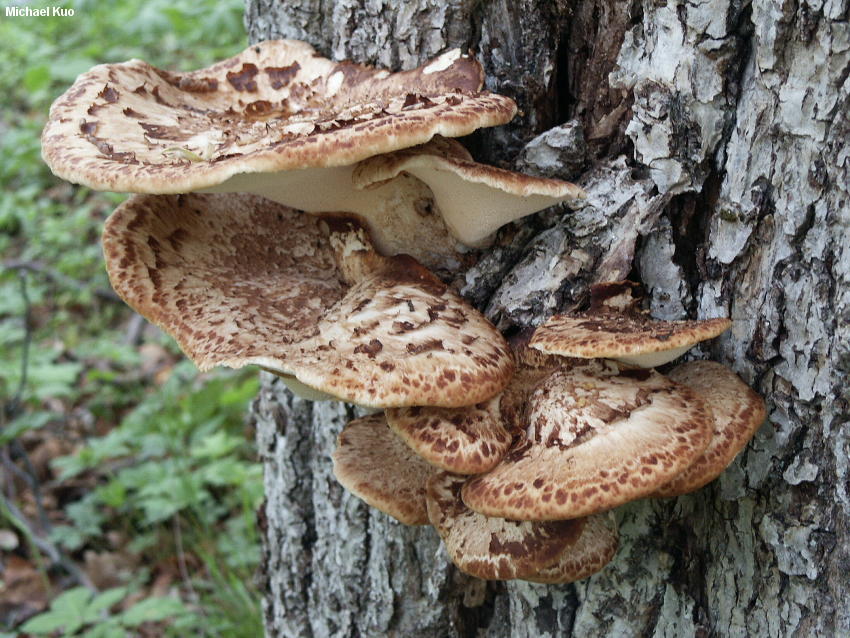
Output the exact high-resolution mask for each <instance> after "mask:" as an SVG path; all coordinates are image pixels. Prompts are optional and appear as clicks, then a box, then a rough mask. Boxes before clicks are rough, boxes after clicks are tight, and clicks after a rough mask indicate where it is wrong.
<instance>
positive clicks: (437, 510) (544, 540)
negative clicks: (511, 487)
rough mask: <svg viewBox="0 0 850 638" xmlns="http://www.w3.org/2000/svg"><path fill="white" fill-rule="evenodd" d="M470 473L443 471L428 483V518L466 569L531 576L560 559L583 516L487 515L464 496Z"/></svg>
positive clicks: (496, 576) (492, 575)
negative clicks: (521, 517) (542, 518)
mask: <svg viewBox="0 0 850 638" xmlns="http://www.w3.org/2000/svg"><path fill="white" fill-rule="evenodd" d="M464 481H466V477H463V476H455V475H453V474H449V473H448V472H440V473H437V474H435V475H434V476H432V477H431V478H430V479H429V480H428V483H427V491H426V503H427V507H428V518H429V520H430V521H431V524H432V525H433V526H434V527H435V528H436V529H437V533H438V534H439V535H440V538H442V539H443V542H444V543H445V544H446V549H447V550H448V553H449V556H450V557H451V559H452V562H453V563H454V564H455V565H457V566H458V568H460V569H461V570H462V571H464V572H466V573H468V574H471V575H472V576H476V577H477V578H485V579H487V580H509V579H513V578H526V577H528V576H531V575H535V574H537V573H538V572H539V571H540V570H541V569H544V568H546V567H548V566H549V565H552V564H553V563H555V562H556V561H558V560H559V559H560V557H561V555H562V553H563V552H564V551H565V550H567V549H568V548H569V547H571V546H572V545H574V544H575V542H576V541H577V540H578V539H579V537H580V536H581V532H582V528H583V527H584V523H583V521H550V522H543V523H533V522H528V521H508V520H505V519H502V518H488V517H486V516H483V515H481V514H479V513H477V512H473V511H472V510H470V509H469V508H468V507H467V506H466V505H464V504H463V501H462V500H461V498H460V492H461V487H462V486H463V483H464Z"/></svg>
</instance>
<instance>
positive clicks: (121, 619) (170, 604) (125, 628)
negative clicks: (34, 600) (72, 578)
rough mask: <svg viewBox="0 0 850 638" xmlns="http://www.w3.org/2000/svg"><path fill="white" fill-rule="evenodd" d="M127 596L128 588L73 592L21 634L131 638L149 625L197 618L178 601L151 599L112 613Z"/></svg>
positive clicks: (32, 620)
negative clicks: (129, 637) (138, 628)
mask: <svg viewBox="0 0 850 638" xmlns="http://www.w3.org/2000/svg"><path fill="white" fill-rule="evenodd" d="M127 594H128V589H127V588H126V587H115V588H113V589H107V590H106V591H104V592H100V593H95V592H92V591H90V590H88V589H86V588H85V587H75V588H74V589H69V590H68V591H66V592H64V593H62V594H61V595H59V596H58V597H56V598H55V599H54V600H53V603H52V604H51V605H50V609H49V610H47V611H46V612H44V613H42V614H39V615H38V616H35V617H33V618H31V619H30V620H28V621H27V622H25V623H24V624H23V626H22V627H21V631H24V632H27V633H30V634H33V635H35V636H52V635H55V634H56V632H59V631H61V632H62V636H81V637H84V638H126V637H127V636H129V635H130V634H131V632H130V631H129V630H132V629H135V628H137V627H139V626H141V625H143V624H144V623H147V622H160V621H163V620H166V619H172V620H182V621H183V622H184V623H185V620H186V617H192V616H194V614H192V613H191V612H190V611H189V610H188V609H187V608H186V606H185V605H184V604H183V603H182V602H181V601H179V600H177V599H175V598H147V599H145V600H142V601H140V602H138V603H136V604H135V605H133V606H132V607H130V608H129V609H127V610H126V611H122V612H118V613H114V614H113V613H110V609H111V608H112V607H114V606H115V605H117V604H118V603H120V602H121V601H122V600H124V598H125V597H126V596H127ZM169 635H179V634H174V633H171V632H169Z"/></svg>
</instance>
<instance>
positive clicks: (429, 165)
mask: <svg viewBox="0 0 850 638" xmlns="http://www.w3.org/2000/svg"><path fill="white" fill-rule="evenodd" d="M404 173H407V174H410V175H413V176H414V177H416V178H418V179H420V180H421V181H423V182H425V183H426V184H428V186H429V188H430V189H431V191H432V192H433V193H434V198H435V200H436V201H437V203H438V205H439V208H440V212H441V213H442V216H443V220H444V221H445V223H446V226H447V227H448V230H449V232H450V233H451V234H452V235H453V236H454V237H456V238H457V239H459V240H460V241H461V242H462V243H463V244H465V245H467V246H483V245H485V244H486V243H487V240H488V238H489V237H490V236H491V235H492V234H493V233H495V232H496V231H497V230H498V229H499V228H501V227H502V226H504V225H505V224H507V223H509V222H512V221H514V220H516V219H520V218H521V217H525V216H526V215H530V214H531V213H535V212H537V211H539V210H543V209H544V208H548V207H549V206H554V205H555V204H559V203H562V202H568V203H570V204H573V205H575V204H576V203H578V202H580V201H581V200H582V199H584V191H583V190H582V189H581V188H580V187H578V186H576V185H575V184H571V183H569V182H564V181H561V180H557V179H547V178H543V177H532V176H530V175H524V174H522V173H515V172H513V171H507V170H504V169H501V168H496V167H495V166H487V165H485V164H478V163H477V162H473V161H472V158H471V157H469V158H464V157H462V156H458V154H451V155H450V154H442V153H436V152H428V151H427V149H424V150H422V149H417V148H412V149H404V150H401V151H395V152H393V153H385V154H383V155H377V156H375V157H371V158H369V159H366V160H363V161H362V162H360V163H359V164H358V165H357V166H356V167H355V169H354V173H353V176H352V177H353V180H354V185H355V187H356V188H361V189H368V188H370V187H371V188H374V187H376V186H379V185H381V184H385V183H391V182H392V180H394V179H396V178H398V177H399V176H400V175H403V174H404Z"/></svg>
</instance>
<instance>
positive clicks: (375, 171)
mask: <svg viewBox="0 0 850 638" xmlns="http://www.w3.org/2000/svg"><path fill="white" fill-rule="evenodd" d="M483 79H484V76H483V71H482V68H481V65H480V64H478V62H477V61H476V60H474V59H473V58H471V57H469V56H468V55H464V54H461V52H460V51H459V50H453V51H449V52H447V53H444V54H443V55H441V56H440V57H438V58H436V59H434V60H432V61H431V62H429V63H427V64H425V65H423V66H421V67H419V68H417V69H413V70H410V71H404V72H400V73H390V72H388V71H385V70H379V69H374V68H372V67H367V66H363V65H359V64H354V63H352V62H347V61H346V62H332V61H330V60H327V59H324V58H322V57H320V56H319V55H318V54H317V53H316V51H315V50H314V49H313V48H312V47H310V46H309V45H307V44H305V43H303V42H297V41H293V40H275V41H268V42H262V43H259V44H257V45H255V46H252V47H250V48H248V49H246V50H245V51H243V52H242V53H240V54H239V55H237V56H235V57H233V58H230V59H228V60H224V61H222V62H219V63H217V64H215V65H213V66H211V67H208V68H205V69H200V70H197V71H192V72H187V73H173V72H169V71H165V70H162V69H158V68H156V67H153V66H151V65H149V64H147V63H145V62H143V61H141V60H130V61H129V62H124V63H120V64H104V65H100V66H96V67H94V68H93V69H91V70H90V71H88V72H86V73H83V74H82V75H81V76H80V77H79V78H78V79H77V80H76V82H75V83H74V84H73V86H72V87H71V88H70V89H69V90H68V91H66V92H65V93H64V94H63V95H62V96H60V97H59V98H58V99H57V100H56V101H55V102H54V104H53V106H52V107H51V109H50V118H49V121H48V123H47V126H46V127H45V129H44V132H43V134H42V154H43V156H44V159H45V161H46V162H47V163H48V165H49V166H50V167H51V169H52V170H53V172H54V173H55V174H56V175H58V176H60V177H63V178H65V179H67V180H69V181H72V182H76V183H79V184H84V185H86V186H89V187H91V188H95V189H100V190H114V191H123V192H132V193H147V194H180V193H189V192H196V191H205V192H216V193H248V194H254V195H260V196H263V197H266V198H268V199H271V200H273V201H276V202H278V203H280V204H283V205H285V206H289V207H292V208H296V209H299V210H303V211H307V212H311V213H326V212H336V211H345V212H347V213H350V214H355V215H357V216H359V217H361V218H362V220H363V222H364V224H365V225H366V226H367V227H368V229H369V231H370V232H371V234H372V239H373V241H374V243H375V246H376V248H377V249H378V251H380V252H381V253H383V254H388V255H389V254H398V253H407V254H411V255H412V256H413V257H415V258H416V259H418V260H419V261H421V262H422V263H423V264H424V265H425V266H427V267H429V268H446V269H451V268H455V267H457V266H458V265H459V264H460V263H461V261H462V259H463V253H464V251H465V250H467V249H466V248H464V246H467V247H469V246H475V247H480V246H483V245H486V244H487V242H488V240H489V238H490V236H491V235H492V233H493V232H494V231H495V230H497V229H498V228H499V227H500V226H502V225H504V224H505V223H507V222H509V221H512V220H513V219H517V218H519V217H522V216H524V215H528V214H530V213H532V212H535V211H537V210H541V209H543V208H546V207H548V206H552V205H553V204H556V203H560V202H567V203H570V204H575V203H577V202H579V201H580V200H581V199H582V198H583V196H584V194H583V192H582V190H581V189H580V188H578V187H577V186H575V185H574V184H570V183H568V182H563V181H560V180H554V179H544V178H537V177H531V176H528V175H522V174H519V173H513V172H511V171H505V170H502V169H499V168H495V167H492V166H486V165H483V164H478V163H476V162H474V161H472V158H471V156H470V155H469V153H468V152H467V151H466V150H465V149H464V148H463V146H461V145H460V144H458V143H457V142H454V141H453V140H451V139H449V138H451V137H457V136H463V135H467V134H469V133H472V132H473V131H475V130H476V129H478V128H481V127H489V126H495V125H499V124H504V123H506V122H508V121H510V120H511V118H512V117H513V116H514V114H515V113H516V105H515V104H514V102H513V100H511V99H510V98H508V97H504V96H501V95H496V94H493V93H490V92H487V91H482V90H481V87H482V84H483ZM386 154H389V155H386Z"/></svg>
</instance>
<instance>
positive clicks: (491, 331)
mask: <svg viewBox="0 0 850 638" xmlns="http://www.w3.org/2000/svg"><path fill="white" fill-rule="evenodd" d="M103 245H104V254H105V256H106V262H107V270H108V272H109V276H110V280H111V282H112V285H113V287H114V288H115V290H116V291H117V292H118V294H119V295H121V296H122V297H123V298H124V299H125V301H127V303H129V304H130V305H131V306H132V307H133V308H135V309H136V310H137V311H138V312H139V313H140V314H142V315H143V316H145V317H146V318H147V319H149V320H150V321H152V322H154V323H155V324H157V325H159V326H160V327H162V328H163V329H164V330H165V331H166V332H168V333H169V334H171V335H172V336H173V337H174V338H175V339H176V340H177V342H178V344H179V345H180V347H181V348H182V349H183V350H184V352H186V354H187V355H188V356H189V357H190V358H192V360H193V361H194V362H195V363H196V364H197V365H198V367H199V368H201V369H202V370H206V369H209V368H211V367H213V366H215V365H224V366H228V367H235V368H238V367H242V366H244V365H249V364H256V365H260V366H262V367H264V368H267V369H269V370H272V371H274V372H277V373H280V374H284V375H293V376H294V377H296V378H297V379H298V380H299V381H301V382H302V383H304V384H306V385H308V386H310V387H312V388H314V389H316V390H319V391H321V392H326V393H328V394H332V395H334V396H336V397H339V398H341V399H344V400H347V401H352V402H354V403H359V404H362V405H368V406H373V407H391V406H402V405H421V404H431V405H442V406H459V405H466V404H468V403H469V402H470V401H472V402H480V401H485V400H487V399H489V398H490V397H492V396H494V395H495V394H497V393H498V392H500V391H501V390H502V388H504V386H505V385H506V384H507V382H508V380H509V378H510V376H511V373H512V369H513V362H512V359H511V355H510V351H509V350H508V347H507V344H506V343H505V342H504V340H503V339H502V337H501V335H499V333H498V331H496V329H495V328H493V327H492V325H490V324H489V322H487V320H486V319H485V318H484V317H483V316H481V315H480V313H478V312H477V311H475V310H474V309H472V308H471V307H469V306H468V305H467V304H466V303H465V302H464V301H463V300H462V299H460V297H459V296H458V295H456V294H455V293H453V292H452V291H451V290H449V289H448V288H447V287H446V286H445V285H444V284H443V283H442V282H440V280H439V279H437V278H436V277H434V276H433V275H432V274H431V273H430V272H429V271H428V270H426V269H425V268H424V267H422V266H421V265H419V264H418V263H417V262H416V261H415V260H413V259H412V258H410V257H405V256H399V257H382V256H380V255H378V254H377V253H376V252H375V251H374V250H373V248H372V246H371V243H370V241H369V237H368V233H366V231H365V230H364V229H363V227H362V225H361V224H360V223H359V222H358V220H356V219H354V218H345V217H334V216H329V217H327V218H326V219H324V220H322V219H320V218H318V217H313V216H305V215H301V214H299V213H298V212H297V211H293V210H292V209H288V208H286V207H284V206H281V205H279V204H275V203H274V202H270V201H268V200H264V199H263V198H261V197H257V196H253V195H244V194H240V195H235V194H234V195H209V194H206V195H205V194H189V195H179V196H171V195H169V196H164V195H163V196H150V195H149V196H136V197H133V198H131V199H129V200H128V201H127V202H125V203H124V204H122V205H121V206H119V208H118V209H117V210H116V211H115V213H113V215H112V216H111V217H110V218H109V220H108V221H107V223H106V228H105V231H104V237H103Z"/></svg>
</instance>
